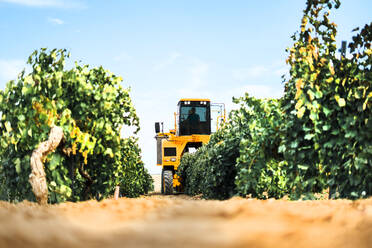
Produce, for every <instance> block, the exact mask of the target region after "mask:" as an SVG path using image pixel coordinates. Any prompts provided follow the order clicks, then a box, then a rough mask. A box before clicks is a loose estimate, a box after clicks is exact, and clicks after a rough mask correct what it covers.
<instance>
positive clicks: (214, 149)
mask: <svg viewBox="0 0 372 248" xmlns="http://www.w3.org/2000/svg"><path fill="white" fill-rule="evenodd" d="M231 130H232V129H231V128H229V124H228V125H227V126H226V127H225V128H222V129H220V130H219V131H217V132H216V133H215V134H213V135H212V136H211V139H210V141H209V143H208V144H207V145H205V146H202V147H201V148H199V149H198V150H197V151H196V153H194V154H185V155H184V156H183V157H182V159H181V164H180V167H178V171H177V174H178V175H179V176H180V177H181V178H182V183H183V185H184V188H185V192H186V193H187V194H190V195H198V194H203V197H204V198H208V199H210V198H212V199H227V198H229V197H231V196H233V195H234V194H236V190H235V184H234V180H235V176H236V168H235V162H236V158H237V157H238V156H239V149H238V147H239V137H238V136H236V135H235V133H233V132H231Z"/></svg>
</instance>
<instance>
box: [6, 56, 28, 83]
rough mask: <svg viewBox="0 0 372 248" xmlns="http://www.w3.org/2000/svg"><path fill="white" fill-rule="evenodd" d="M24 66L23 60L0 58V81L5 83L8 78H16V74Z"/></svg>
mask: <svg viewBox="0 0 372 248" xmlns="http://www.w3.org/2000/svg"><path fill="white" fill-rule="evenodd" d="M23 68H25V62H24V61H23V60H18V59H13V60H4V59H0V83H4V84H5V83H6V82H8V81H9V80H12V79H16V78H17V76H18V74H19V73H20V72H21V71H22V70H23Z"/></svg>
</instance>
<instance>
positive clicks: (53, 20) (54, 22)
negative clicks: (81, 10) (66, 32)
mask: <svg viewBox="0 0 372 248" xmlns="http://www.w3.org/2000/svg"><path fill="white" fill-rule="evenodd" d="M48 21H49V22H50V23H53V24H57V25H62V24H64V23H65V22H64V21H62V20H61V19H58V18H48Z"/></svg>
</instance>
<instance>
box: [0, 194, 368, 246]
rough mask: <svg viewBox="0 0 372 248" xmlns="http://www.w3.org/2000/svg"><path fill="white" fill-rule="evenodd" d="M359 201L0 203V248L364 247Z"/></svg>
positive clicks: (363, 207)
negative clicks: (47, 204) (39, 204)
mask: <svg viewBox="0 0 372 248" xmlns="http://www.w3.org/2000/svg"><path fill="white" fill-rule="evenodd" d="M371 244H372V198H370V199H367V200H362V201H355V202H352V201H346V200H337V201H327V200H324V201H306V202H305V201H304V202H300V201H299V202H289V201H284V200H278V201H277V200H266V201H260V200H251V199H241V198H233V199H231V200H228V201H206V200H199V199H195V198H191V197H188V196H185V195H177V196H161V195H158V194H152V195H149V196H145V197H141V198H138V199H127V198H120V199H119V200H113V199H108V200H104V201H102V202H96V201H87V202H81V203H63V204H59V205H52V206H43V207H41V206H38V205H37V204H35V203H30V202H22V203H19V204H10V203H7V202H0V247H162V248H164V247H258V248H260V247H275V248H280V247H371Z"/></svg>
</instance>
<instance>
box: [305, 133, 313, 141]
mask: <svg viewBox="0 0 372 248" xmlns="http://www.w3.org/2000/svg"><path fill="white" fill-rule="evenodd" d="M313 137H314V134H312V133H308V134H306V135H305V140H311V139H312V138H313Z"/></svg>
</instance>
